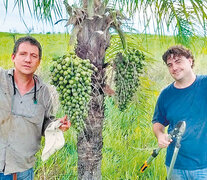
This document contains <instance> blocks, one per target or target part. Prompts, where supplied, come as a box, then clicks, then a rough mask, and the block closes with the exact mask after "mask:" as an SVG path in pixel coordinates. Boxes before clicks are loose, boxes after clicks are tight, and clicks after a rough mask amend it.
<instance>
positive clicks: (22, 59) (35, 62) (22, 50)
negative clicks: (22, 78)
mask: <svg viewBox="0 0 207 180" xmlns="http://www.w3.org/2000/svg"><path fill="white" fill-rule="evenodd" d="M12 61H13V62H14V65H15V70H16V71H18V72H19V73H21V74H24V75H33V73H34V72H35V71H36V70H37V68H38V66H39V64H40V59H39V49H38V47H37V46H34V45H32V44H30V43H29V42H23V43H21V44H20V45H19V48H18V50H17V52H16V54H15V55H14V54H13V55H12Z"/></svg>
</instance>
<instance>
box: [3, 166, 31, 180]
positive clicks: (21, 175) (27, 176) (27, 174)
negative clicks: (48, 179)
mask: <svg viewBox="0 0 207 180" xmlns="http://www.w3.org/2000/svg"><path fill="white" fill-rule="evenodd" d="M33 179H34V171H33V168H31V169H28V170H26V171H23V172H18V173H17V180H33ZM0 180H13V175H12V174H9V175H4V174H3V173H0Z"/></svg>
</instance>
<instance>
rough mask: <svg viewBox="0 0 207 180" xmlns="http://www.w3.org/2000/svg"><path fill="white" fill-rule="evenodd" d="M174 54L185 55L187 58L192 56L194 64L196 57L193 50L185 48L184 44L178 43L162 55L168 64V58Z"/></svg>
mask: <svg viewBox="0 0 207 180" xmlns="http://www.w3.org/2000/svg"><path fill="white" fill-rule="evenodd" d="M171 55H173V56H184V57H186V58H187V59H189V58H191V59H192V66H191V67H193V66H194V57H193V55H192V53H191V51H190V50H189V49H187V48H185V47H184V46H181V45H176V46H172V47H170V48H169V49H168V50H167V51H166V52H165V53H164V54H163V55H162V59H163V61H164V62H165V63H166V64H167V60H168V58H169V57H170V56H171Z"/></svg>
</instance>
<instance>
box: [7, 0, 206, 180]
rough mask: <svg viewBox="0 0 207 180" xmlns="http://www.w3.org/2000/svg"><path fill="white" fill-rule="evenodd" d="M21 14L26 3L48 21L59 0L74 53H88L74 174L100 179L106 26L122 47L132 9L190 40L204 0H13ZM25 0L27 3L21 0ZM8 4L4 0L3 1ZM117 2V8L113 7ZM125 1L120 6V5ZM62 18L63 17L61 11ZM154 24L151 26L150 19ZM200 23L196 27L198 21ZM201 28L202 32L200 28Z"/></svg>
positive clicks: (144, 20)
mask: <svg viewBox="0 0 207 180" xmlns="http://www.w3.org/2000/svg"><path fill="white" fill-rule="evenodd" d="M15 2H16V3H15V5H18V8H19V12H20V16H21V15H23V14H22V12H23V11H24V8H25V6H28V7H29V9H30V12H31V14H33V15H34V16H35V17H36V18H39V19H42V20H46V21H48V22H50V23H53V21H54V20H53V19H52V15H51V14H52V13H54V14H55V15H56V16H57V17H59V18H61V20H63V19H62V18H63V17H62V9H61V3H63V4H64V6H65V8H66V11H67V15H68V18H67V24H66V26H68V25H72V26H73V31H72V35H73V36H72V37H73V38H74V37H76V38H77V47H76V50H75V52H76V54H77V55H78V56H79V57H80V58H82V59H90V61H91V63H92V64H94V65H95V66H96V67H97V69H98V71H97V72H94V73H93V76H92V86H93V89H92V99H91V101H90V106H89V107H90V109H89V116H88V118H87V119H86V121H85V123H86V127H85V129H84V130H83V131H82V132H80V133H79V134H78V145H77V146H78V178H79V179H94V180H95V179H101V160H102V153H101V151H102V146H103V140H102V127H103V120H104V96H105V95H104V90H103V89H104V88H105V86H106V84H105V68H106V66H107V64H105V63H104V57H105V52H106V49H107V48H108V47H109V45H110V32H109V29H110V28H114V29H116V31H117V32H118V33H119V35H120V37H121V40H122V43H123V47H124V48H125V47H126V43H125V40H124V36H123V33H122V30H121V24H122V20H123V19H124V16H123V14H122V12H123V11H125V12H127V13H128V16H129V17H133V14H135V13H137V16H138V19H139V23H140V24H142V25H143V26H144V27H145V31H144V32H140V33H147V29H149V28H154V31H155V32H156V33H158V34H160V35H163V34H165V33H166V32H167V31H169V30H171V31H173V32H174V36H175V38H176V40H177V42H179V43H182V44H184V45H188V44H189V43H190V40H191V37H192V36H194V35H195V34H198V35H200V34H202V35H205V32H206V31H205V30H206V20H207V14H206V12H207V1H206V0H204V1H200V0H189V1H187V0H186V1H184V0H154V1H149V0H140V1H138V0H131V1H126V0H80V7H76V6H70V5H69V4H68V1H67V0H64V1H59V0H58V1H57V0H56V1H55V0H50V1H47V0H42V1H39V0H33V8H31V5H30V4H29V3H28V0H27V1H23V0H16V1H15ZM25 3H26V4H25ZM4 4H5V7H6V9H8V0H5V1H4ZM117 7H118V10H116V8H117ZM123 7H124V8H123ZM64 18H65V17H64ZM150 22H152V23H153V24H154V26H153V27H151V23H150ZM198 26H199V27H200V29H199V31H198V29H197V27H198ZM202 30H203V33H201V31H202Z"/></svg>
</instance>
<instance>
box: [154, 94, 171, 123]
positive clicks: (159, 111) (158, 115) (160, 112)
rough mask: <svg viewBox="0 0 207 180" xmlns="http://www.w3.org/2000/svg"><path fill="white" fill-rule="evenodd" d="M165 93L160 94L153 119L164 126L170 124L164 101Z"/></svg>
mask: <svg viewBox="0 0 207 180" xmlns="http://www.w3.org/2000/svg"><path fill="white" fill-rule="evenodd" d="M163 99H164V97H163V93H161V94H160V96H159V98H158V100H157V103H156V106H155V111H154V115H153V119H152V123H153V124H154V123H160V124H162V125H163V126H167V125H169V121H168V120H167V119H166V113H165V108H164V105H163V103H164V101H163Z"/></svg>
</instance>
